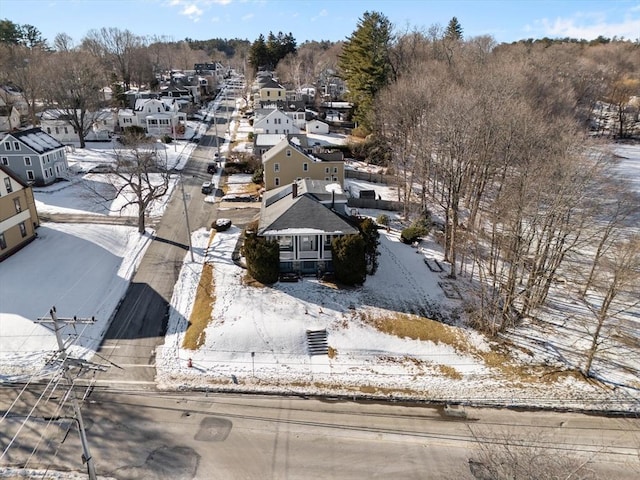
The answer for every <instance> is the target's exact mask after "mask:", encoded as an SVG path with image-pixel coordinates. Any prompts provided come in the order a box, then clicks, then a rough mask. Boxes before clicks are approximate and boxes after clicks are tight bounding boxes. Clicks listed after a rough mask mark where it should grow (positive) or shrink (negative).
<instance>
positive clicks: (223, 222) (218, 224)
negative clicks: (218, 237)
mask: <svg viewBox="0 0 640 480" xmlns="http://www.w3.org/2000/svg"><path fill="white" fill-rule="evenodd" d="M211 226H212V227H213V228H214V229H215V231H216V232H224V231H225V230H229V228H230V227H231V220H230V219H228V218H219V219H217V220H216V221H215V222H213V225H211Z"/></svg>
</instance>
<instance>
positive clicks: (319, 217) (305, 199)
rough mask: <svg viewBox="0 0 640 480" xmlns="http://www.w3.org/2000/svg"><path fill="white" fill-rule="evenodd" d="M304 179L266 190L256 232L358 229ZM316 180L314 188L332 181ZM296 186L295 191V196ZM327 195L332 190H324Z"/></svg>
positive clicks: (284, 232) (351, 231) (288, 233)
mask: <svg viewBox="0 0 640 480" xmlns="http://www.w3.org/2000/svg"><path fill="white" fill-rule="evenodd" d="M306 182H307V181H306V180H302V181H300V182H297V183H296V185H295V186H293V185H285V186H284V187H280V188H276V189H274V190H271V191H269V192H265V196H264V199H263V204H262V208H261V210H260V221H259V224H258V234H259V235H292V234H304V233H333V234H344V235H347V234H356V233H358V229H357V228H355V227H353V226H352V225H351V224H350V223H349V222H348V221H347V220H346V219H345V218H343V217H342V216H340V215H339V214H338V213H336V212H335V211H333V210H331V208H330V204H329V205H325V204H322V203H320V200H322V198H321V197H323V195H320V194H318V193H311V191H309V190H313V188H311V187H310V186H308V185H305V183H306ZM315 182H317V183H316V185H315V188H316V189H318V188H321V187H320V185H321V184H324V185H325V186H326V187H328V186H330V185H331V182H321V181H318V180H316V181H315ZM296 190H297V195H296V196H294V191H296ZM326 195H327V196H329V197H331V195H332V194H331V193H330V192H329V191H327V192H326ZM325 200H326V198H325Z"/></svg>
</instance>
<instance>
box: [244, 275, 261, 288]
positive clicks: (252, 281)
mask: <svg viewBox="0 0 640 480" xmlns="http://www.w3.org/2000/svg"><path fill="white" fill-rule="evenodd" d="M242 284H243V285H248V286H249V287H255V288H265V287H266V285H265V284H264V283H262V282H259V281H257V280H256V279H255V278H253V277H252V276H251V275H249V274H248V273H245V275H244V277H243V278H242Z"/></svg>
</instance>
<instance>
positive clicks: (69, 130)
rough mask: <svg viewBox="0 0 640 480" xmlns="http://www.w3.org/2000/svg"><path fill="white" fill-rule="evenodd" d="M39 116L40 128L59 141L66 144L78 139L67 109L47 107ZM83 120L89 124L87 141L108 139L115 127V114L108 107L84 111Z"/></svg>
mask: <svg viewBox="0 0 640 480" xmlns="http://www.w3.org/2000/svg"><path fill="white" fill-rule="evenodd" d="M39 116H40V128H41V129H42V130H43V131H45V132H47V133H48V134H49V135H51V136H52V137H53V138H55V139H56V140H58V141H59V142H60V143H65V144H68V143H73V142H77V141H79V138H78V131H77V130H76V128H75V127H74V126H73V125H72V124H71V119H70V117H69V114H68V112H67V111H65V110H58V109H49V110H45V111H43V112H41V113H40V114H39ZM85 122H86V124H87V125H89V124H90V125H91V127H90V129H89V131H88V132H87V133H86V135H85V140H86V141H89V142H105V141H109V139H111V136H112V135H113V133H114V131H115V128H116V122H115V114H114V112H113V111H111V110H109V109H102V110H99V111H97V112H86V113H85Z"/></svg>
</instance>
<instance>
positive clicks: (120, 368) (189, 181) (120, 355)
mask: <svg viewBox="0 0 640 480" xmlns="http://www.w3.org/2000/svg"><path fill="white" fill-rule="evenodd" d="M232 105H233V102H232V101H231V100H229V101H227V103H226V104H224V102H221V107H220V109H219V111H218V114H217V116H216V120H217V122H218V124H217V127H215V124H212V125H211V126H209V128H208V131H207V133H206V134H205V135H203V137H202V139H201V140H200V142H199V144H198V146H197V147H196V149H195V150H194V152H193V153H192V155H191V157H190V158H189V161H188V162H187V164H186V165H185V168H184V169H183V170H182V172H181V179H182V183H183V186H184V199H183V196H182V188H181V186H180V185H178V186H177V188H176V189H175V190H174V192H173V195H172V197H171V199H170V200H169V202H168V205H167V208H166V211H165V213H164V215H163V217H162V219H161V220H160V221H159V222H158V225H157V227H156V235H155V237H154V239H153V241H152V242H151V244H150V245H149V247H148V248H147V251H146V253H145V255H144V257H143V259H142V261H141V263H140V266H139V268H138V270H137V272H136V273H135V275H134V277H133V279H132V281H131V284H130V286H129V289H128V290H127V293H126V295H125V297H124V298H123V300H122V302H121V304H120V305H119V307H118V309H117V311H116V313H115V316H114V318H113V319H112V321H111V323H110V326H109V328H108V330H107V332H106V334H105V336H104V341H103V343H102V345H101V347H100V349H99V350H98V352H97V353H96V355H95V356H94V359H93V361H94V362H95V363H99V364H101V365H105V366H108V367H109V368H108V370H107V371H106V372H103V373H99V374H98V375H97V376H96V382H97V384H98V385H111V386H123V385H127V386H129V387H130V388H140V389H148V390H154V388H155V382H154V378H155V349H156V347H157V346H158V345H160V344H162V342H163V340H164V338H163V337H164V334H165V331H166V328H167V319H168V315H169V308H170V300H171V295H172V293H173V287H174V285H175V284H176V281H177V279H178V275H179V273H180V269H181V267H182V264H183V261H184V258H185V255H187V253H188V251H189V237H188V236H187V232H188V231H189V230H188V229H187V217H185V210H184V205H185V202H186V205H187V210H188V223H189V228H190V229H191V231H194V230H197V229H199V228H201V227H206V228H210V226H211V222H212V221H213V220H215V219H216V218H217V210H218V206H219V202H216V203H208V202H205V201H204V198H205V195H203V194H202V192H201V191H200V187H201V185H202V183H203V182H204V181H208V180H211V178H212V176H211V175H210V174H208V173H207V172H206V166H207V163H209V162H211V161H212V160H213V159H214V153H216V152H217V145H218V144H217V143H216V135H215V133H216V131H217V133H218V135H219V137H218V142H220V143H219V144H220V145H222V144H223V142H224V132H225V130H226V129H227V118H228V115H227V114H226V112H227V110H226V109H227V108H232ZM222 181H224V177H222ZM215 183H216V185H220V186H221V184H220V180H219V179H216V182H215ZM216 195H217V196H222V191H221V190H218V191H217V192H216ZM256 213H257V211H256V210H255V208H252V209H246V208H235V207H234V208H231V209H228V208H225V210H224V215H223V216H224V217H227V218H231V219H232V220H233V223H234V224H235V225H238V226H243V225H246V223H248V222H249V221H251V220H252V219H253V217H254V216H255V215H256Z"/></svg>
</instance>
